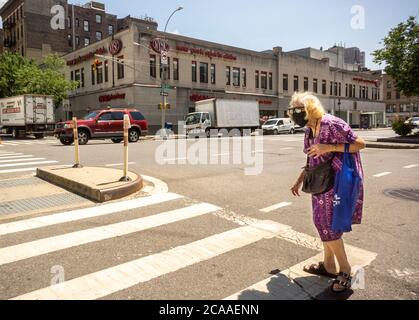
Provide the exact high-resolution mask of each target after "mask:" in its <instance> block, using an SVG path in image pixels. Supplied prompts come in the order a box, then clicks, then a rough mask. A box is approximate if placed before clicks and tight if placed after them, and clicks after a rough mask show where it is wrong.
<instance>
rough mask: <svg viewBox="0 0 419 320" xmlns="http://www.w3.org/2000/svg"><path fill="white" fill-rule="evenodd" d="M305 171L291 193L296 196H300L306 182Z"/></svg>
mask: <svg viewBox="0 0 419 320" xmlns="http://www.w3.org/2000/svg"><path fill="white" fill-rule="evenodd" d="M304 171H305V170H303V171H302V172H301V174H300V175H299V177H298V179H297V181H296V182H295V184H294V185H293V186H292V187H291V192H292V194H293V195H294V196H300V193H299V190H300V188H301V185H302V184H303V181H304Z"/></svg>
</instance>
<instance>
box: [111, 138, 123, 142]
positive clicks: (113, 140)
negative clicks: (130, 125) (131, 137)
mask: <svg viewBox="0 0 419 320" xmlns="http://www.w3.org/2000/svg"><path fill="white" fill-rule="evenodd" d="M111 140H112V142H113V143H121V142H122V140H124V139H119V138H112V139H111Z"/></svg>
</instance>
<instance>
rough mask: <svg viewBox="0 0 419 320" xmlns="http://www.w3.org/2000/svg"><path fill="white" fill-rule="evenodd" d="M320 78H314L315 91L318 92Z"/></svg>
mask: <svg viewBox="0 0 419 320" xmlns="http://www.w3.org/2000/svg"><path fill="white" fill-rule="evenodd" d="M318 85H319V84H318V80H317V79H313V92H314V93H318V91H319V87H318Z"/></svg>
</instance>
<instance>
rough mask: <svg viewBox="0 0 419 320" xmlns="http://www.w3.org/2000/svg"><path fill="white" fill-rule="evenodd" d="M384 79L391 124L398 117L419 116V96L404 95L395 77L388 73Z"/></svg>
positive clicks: (388, 117) (387, 111) (388, 115)
mask: <svg viewBox="0 0 419 320" xmlns="http://www.w3.org/2000/svg"><path fill="white" fill-rule="evenodd" d="M383 81H384V102H385V104H386V114H387V121H388V123H389V124H391V123H392V122H393V121H394V120H396V119H408V118H410V117H417V116H419V97H406V96H404V95H403V94H402V93H400V92H399V91H398V90H397V88H396V85H395V81H394V79H392V78H391V77H390V76H388V75H386V74H385V75H384V76H383Z"/></svg>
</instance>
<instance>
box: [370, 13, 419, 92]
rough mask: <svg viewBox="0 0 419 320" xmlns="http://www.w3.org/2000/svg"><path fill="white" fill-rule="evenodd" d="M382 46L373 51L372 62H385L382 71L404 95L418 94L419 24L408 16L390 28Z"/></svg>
mask: <svg viewBox="0 0 419 320" xmlns="http://www.w3.org/2000/svg"><path fill="white" fill-rule="evenodd" d="M383 41H384V48H382V49H379V50H376V51H374V53H373V56H374V62H375V63H383V62H384V63H385V65H386V66H385V68H384V71H385V72H386V73H387V74H388V75H390V76H391V77H392V78H393V79H394V80H395V82H396V87H397V89H398V90H399V91H400V92H402V93H403V94H404V95H405V96H407V97H410V96H419V24H418V23H417V21H416V18H415V17H413V16H412V17H409V19H408V20H407V21H406V22H402V23H400V24H399V25H398V26H397V27H395V28H394V29H392V30H390V32H389V34H388V35H387V37H385V38H384V39H383Z"/></svg>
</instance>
